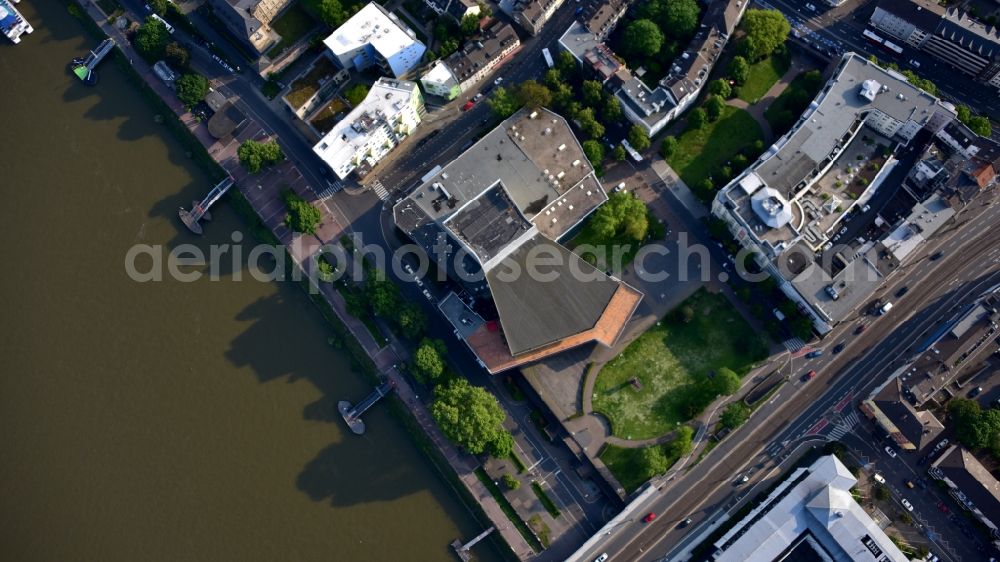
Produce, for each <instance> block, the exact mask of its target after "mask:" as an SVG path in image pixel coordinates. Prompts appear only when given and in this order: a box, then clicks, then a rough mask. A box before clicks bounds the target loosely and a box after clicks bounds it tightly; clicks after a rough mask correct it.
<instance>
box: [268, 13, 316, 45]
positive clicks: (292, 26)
mask: <svg viewBox="0 0 1000 562" xmlns="http://www.w3.org/2000/svg"><path fill="white" fill-rule="evenodd" d="M271 27H273V28H274V30H275V31H277V32H278V35H280V36H281V41H278V42H277V43H275V45H274V46H273V47H271V48H270V49H268V51H267V56H269V57H271V58H274V57H276V56H278V55H280V54H281V52H282V51H284V50H285V49H287V48H289V47H291V46H292V45H293V44H295V42H297V41H298V40H299V39H302V38H303V37H304V36H305V35H306V34H307V33H309V32H310V31H312V30H313V29H314V28H317V24H316V20H314V19H313V18H312V16H310V15H309V14H308V13H307V12H306V11H305V10H304V9H303V8H302V4H301V3H298V2H297V3H295V4H292V5H291V6H289V7H288V9H287V10H285V12H284V13H283V14H281V16H280V17H279V18H278V19H276V20H274V22H273V23H272V24H271Z"/></svg>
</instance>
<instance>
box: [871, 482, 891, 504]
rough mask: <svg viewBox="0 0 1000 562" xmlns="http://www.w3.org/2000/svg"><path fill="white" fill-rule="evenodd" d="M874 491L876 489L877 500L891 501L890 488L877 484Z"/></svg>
mask: <svg viewBox="0 0 1000 562" xmlns="http://www.w3.org/2000/svg"><path fill="white" fill-rule="evenodd" d="M874 489H875V492H874V496H875V499H877V500H879V501H883V502H884V501H889V498H890V497H891V496H890V494H889V488H886V487H885V486H883V485H881V484H877V485H875V486H874Z"/></svg>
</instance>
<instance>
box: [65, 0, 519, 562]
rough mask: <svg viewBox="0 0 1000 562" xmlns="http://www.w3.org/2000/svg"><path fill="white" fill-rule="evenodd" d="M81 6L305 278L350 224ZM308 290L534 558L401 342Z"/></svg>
mask: <svg viewBox="0 0 1000 562" xmlns="http://www.w3.org/2000/svg"><path fill="white" fill-rule="evenodd" d="M83 9H84V10H85V12H86V13H87V15H89V16H90V17H91V18H92V19H93V20H94V22H95V23H96V24H97V25H98V26H99V27H100V28H101V30H102V31H103V32H104V33H106V34H107V35H108V36H110V37H113V38H114V39H115V41H117V42H118V46H119V48H120V49H121V51H122V53H124V55H125V56H126V57H127V58H128V59H129V60H130V62H131V63H132V65H133V67H134V68H135V70H136V72H138V74H139V75H140V76H141V77H142V78H143V80H145V82H146V83H147V84H148V85H149V86H150V87H151V88H152V89H153V90H154V91H155V92H156V93H157V94H158V95H159V96H160V97H161V98H162V99H163V100H164V102H166V103H167V104H168V105H169V107H170V108H171V109H172V110H173V111H174V113H175V114H176V116H177V118H178V119H180V121H181V122H182V123H184V125H185V126H186V127H187V128H188V130H189V131H191V133H192V134H193V135H194V136H195V138H197V139H198V140H199V141H201V143H202V144H203V145H204V148H205V149H206V150H207V151H208V152H209V154H210V155H211V156H212V157H213V158H214V159H215V160H216V162H218V163H219V165H220V166H222V168H223V169H224V170H226V171H227V172H228V173H229V174H230V175H231V176H232V177H233V179H235V180H236V182H237V186H238V187H239V189H240V192H241V193H243V195H244V196H245V197H246V198H247V200H248V201H249V202H250V204H251V205H252V206H253V208H254V210H255V212H256V213H257V215H258V216H259V217H260V219H261V221H263V222H264V224H266V225H267V227H268V228H269V229H270V230H271V232H272V233H273V234H274V235H275V236H276V237H277V238H278V239H279V240H280V241H281V243H282V244H284V245H285V246H286V248H287V251H288V255H289V256H291V258H292V259H293V261H294V262H295V265H296V266H297V267H298V268H299V269H301V270H302V271H303V272H304V273H305V277H306V278H307V279H308V278H309V276H310V274H311V273H312V267H313V264H314V263H315V260H314V259H312V257H313V256H314V254H315V253H316V252H317V251H318V250H319V249H320V247H321V246H322V245H324V244H338V245H339V240H340V237H341V235H343V234H345V233H347V232H348V231H349V228H348V226H347V225H344V224H342V223H341V221H338V219H337V218H336V215H335V214H334V213H333V211H332V210H331V209H330V208H329V207H328V206H327V205H326V204H325V203H324V202H323V201H319V200H318V198H317V197H316V194H315V193H313V190H312V188H311V187H310V186H308V185H307V183H306V181H305V179H304V178H303V176H302V173H301V172H300V171H299V170H298V168H297V167H296V165H295V164H294V163H293V162H291V161H285V162H284V163H282V164H280V165H278V166H276V167H274V168H272V169H270V170H267V171H266V172H263V173H261V174H258V175H255V176H251V175H250V174H248V173H247V172H246V171H245V170H244V169H243V168H242V166H240V164H239V159H238V157H237V156H236V148H237V147H238V145H239V142H237V141H238V140H240V139H231V140H230V142H228V143H225V144H224V143H222V142H220V141H217V140H214V139H212V138H211V137H210V136H209V135H207V133H206V130H205V129H206V125H205V124H203V123H201V122H199V121H198V120H197V119H195V118H194V116H193V115H192V114H190V113H189V112H187V110H186V109H185V108H184V107H183V106H182V105H181V103H180V102H179V101H178V100H177V98H176V97H175V96H174V93H173V91H171V90H170V89H169V88H168V87H167V86H166V85H165V84H164V83H163V82H162V81H161V80H160V79H159V78H158V77H156V75H155V74H153V72H152V70H151V69H150V67H149V66H148V65H147V64H146V63H145V62H144V61H143V60H142V59H141V58H140V57H139V56H138V54H137V53H135V51H134V50H133V49H132V46H131V45H130V44H129V43H128V41H127V40H126V38H125V36H124V34H123V33H122V32H121V31H120V30H118V29H117V28H115V27H113V26H111V25H109V24H108V23H107V19H108V18H107V16H105V15H104V14H103V12H101V10H100V9H99V8H98V7H97V6H96V5H94V4H87V5H86V6H83ZM262 137H266V134H265V133H264V131H263V129H262V128H261V127H260V126H259V125H257V124H253V125H251V126H249V127H247V128H246V129H244V131H243V133H242V134H241V138H242V139H243V140H245V139H246V138H262ZM284 189H292V190H293V191H295V192H296V193H297V194H299V195H300V196H302V197H304V198H306V199H307V200H309V201H311V202H312V204H313V205H314V206H316V207H317V208H318V209H319V210H320V211H321V213H322V224H321V226H320V228H319V230H318V231H317V233H316V235H306V234H299V233H294V232H292V231H290V230H289V229H288V228H286V227H285V225H284V204H283V202H282V200H281V192H282V191H283V190H284ZM311 288H312V289H313V290H316V289H317V288H318V292H319V294H321V295H322V296H323V299H324V300H325V301H326V302H327V303H328V304H329V305H330V307H331V309H332V310H333V312H334V313H335V314H336V315H337V318H338V319H339V320H340V322H341V323H342V324H343V325H344V326H345V327H346V328H347V330H348V331H350V333H351V335H352V336H353V337H354V338H355V339H356V340H357V341H358V343H359V344H360V345H361V347H362V348H363V349H364V350H365V353H366V354H367V355H368V357H369V358H370V359H371V361H372V362H373V363H374V365H375V366H376V368H377V369H378V370H379V371H380V372H382V374H383V375H384V376H386V377H387V378H389V379H390V380H392V381H394V382H395V384H396V393H397V396H398V397H399V399H400V400H401V401H402V403H403V404H404V405H405V406H406V407H407V409H409V411H410V414H411V415H412V416H413V417H414V419H415V420H416V421H417V422H418V423H419V424H420V426H421V428H422V429H423V430H424V431H425V432H426V434H427V436H428V438H429V439H430V440H431V442H433V443H434V445H435V446H436V447H437V449H438V451H439V452H440V454H441V455H442V456H443V457H444V458H445V459H446V460H447V462H448V464H449V465H450V466H451V468H452V469H453V470H454V471H455V472H456V473H457V475H458V477H459V479H460V480H461V482H462V483H463V485H464V486H465V488H466V490H467V491H468V492H469V493H470V494H471V495H472V497H473V498H475V499H476V501H477V502H478V503H479V505H480V506H481V507H482V510H483V512H484V513H485V514H486V516H487V517H488V518H489V520H490V523H491V524H492V525H493V526H495V527H496V528H497V530H498V531H499V532H500V534H501V535H502V536H503V538H504V540H505V541H506V542H507V544H508V545H510V547H511V549H512V550H513V551H514V553H515V554H516V555H517V557H518V558H519V559H521V560H525V559H528V558H530V557H532V556H534V552H533V551H532V549H531V547H530V546H529V545H528V543H527V542H526V541H525V540H524V538H523V537H522V536H521V535H520V533H519V532H518V531H517V529H515V528H513V526H512V525H511V523H510V521H509V520H508V519H507V517H506V515H505V514H504V512H503V510H502V509H501V508H500V505H499V504H498V503H497V502H496V500H494V499H493V496H492V495H491V494H490V492H489V490H488V489H487V488H486V487H485V486H484V485H483V484H482V483H481V482H480V481H479V479H478V477H477V476H476V474H475V472H474V470H475V468H476V467H477V466H478V462H477V461H476V459H475V458H474V457H472V456H471V455H467V454H464V453H462V452H461V451H459V450H458V449H457V448H456V447H455V446H454V445H452V444H451V443H450V442H449V441H447V440H446V439H445V437H444V435H443V434H442V433H441V431H440V430H439V429H438V427H437V425H436V424H435V423H434V421H433V419H432V418H431V416H430V412H429V411H428V409H427V407H426V406H425V405H424V403H423V402H421V401H420V399H419V397H418V395H417V394H416V392H415V391H414V389H413V388H412V387H411V386H410V384H409V382H408V381H407V379H406V378H405V377H403V376H402V374H401V373H400V372H399V371H398V370H397V369H396V368H395V365H396V364H398V363H400V362H402V361H406V360H407V356H406V352H405V350H404V348H403V346H402V345H400V344H399V343H398V342H396V341H395V340H394V339H393V338H392V337H390V344H389V345H387V346H384V347H383V346H380V345H379V344H378V342H376V341H375V339H374V337H372V335H371V334H370V333H369V332H368V329H367V328H366V327H365V326H364V324H363V323H362V322H361V321H360V320H359V319H357V318H355V317H353V316H351V315H349V314H348V313H347V310H346V303H345V302H344V299H343V297H341V295H340V293H338V292H337V291H336V289H334V288H333V286H332V285H331V284H329V283H320V284H319V286H318V287H316V286H311Z"/></svg>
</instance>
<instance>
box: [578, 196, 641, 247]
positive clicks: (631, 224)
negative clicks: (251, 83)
mask: <svg viewBox="0 0 1000 562" xmlns="http://www.w3.org/2000/svg"><path fill="white" fill-rule="evenodd" d="M591 227H592V228H593V229H594V231H595V232H596V233H597V234H598V235H599V236H600V237H602V238H605V239H611V238H614V237H617V236H626V237H628V238H630V239H632V240H643V239H644V238H645V237H646V234H647V233H648V232H649V211H648V209H646V204H645V203H643V201H642V199H639V198H638V197H636V196H635V195H633V194H631V193H628V192H624V191H619V192H618V193H612V194H611V196H610V197H608V200H607V201H606V202H605V203H604V204H603V205H601V206H600V207H598V208H597V210H596V211H594V215H593V220H592V222H591Z"/></svg>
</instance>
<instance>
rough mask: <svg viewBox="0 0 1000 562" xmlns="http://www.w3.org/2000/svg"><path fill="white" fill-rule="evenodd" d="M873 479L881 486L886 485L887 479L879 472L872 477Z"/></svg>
mask: <svg viewBox="0 0 1000 562" xmlns="http://www.w3.org/2000/svg"><path fill="white" fill-rule="evenodd" d="M872 478H874V479H875V481H876V482H878V483H879V484H885V477H884V476H882V475H881V474H879V473H877V472H876V473H875V474H873V475H872Z"/></svg>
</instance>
